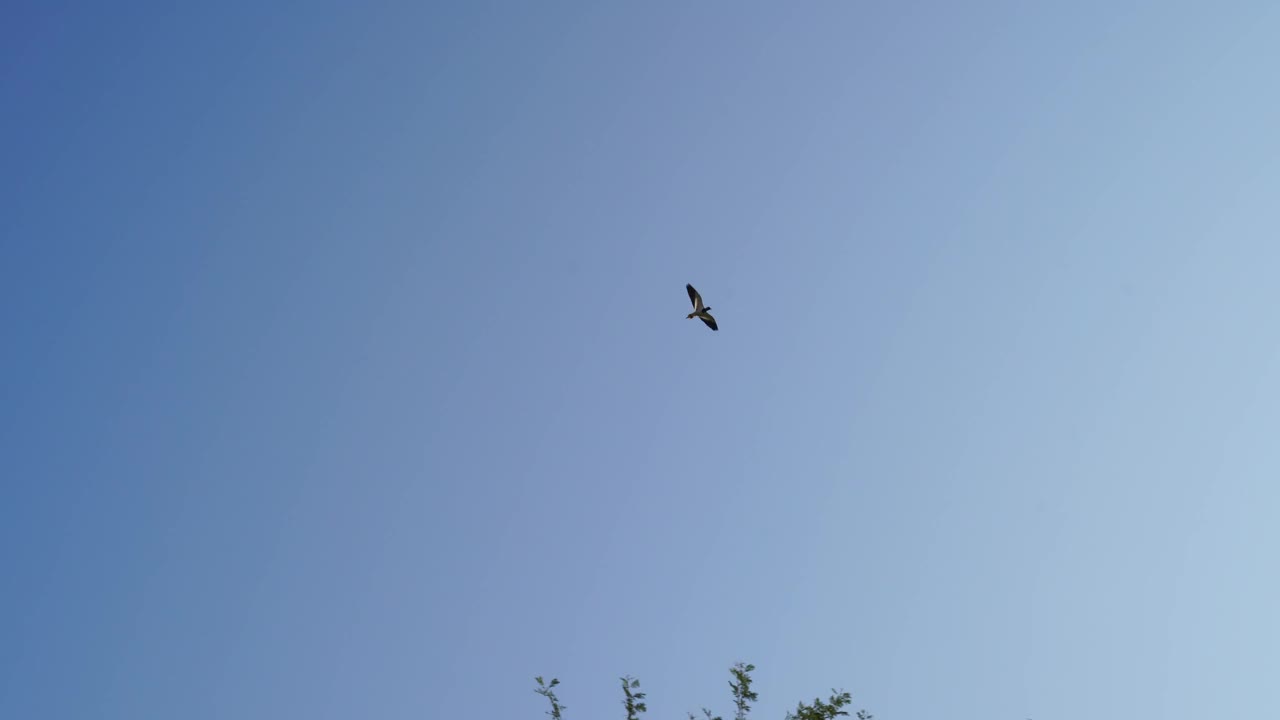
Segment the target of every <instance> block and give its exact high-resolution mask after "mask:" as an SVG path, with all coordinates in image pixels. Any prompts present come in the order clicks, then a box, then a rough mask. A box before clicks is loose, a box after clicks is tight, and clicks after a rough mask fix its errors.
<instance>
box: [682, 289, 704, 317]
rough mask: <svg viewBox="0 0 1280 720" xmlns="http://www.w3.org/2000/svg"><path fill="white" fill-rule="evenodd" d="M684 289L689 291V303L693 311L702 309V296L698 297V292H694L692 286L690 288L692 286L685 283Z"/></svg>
mask: <svg viewBox="0 0 1280 720" xmlns="http://www.w3.org/2000/svg"><path fill="white" fill-rule="evenodd" d="M684 288H685V289H686V290H688V291H689V302H691V303H693V309H694V311H698V310H701V309H702V296H701V295H699V294H698V291H697V290H694V289H693V286H692V285H689V284H688V283H686V284H685V286H684Z"/></svg>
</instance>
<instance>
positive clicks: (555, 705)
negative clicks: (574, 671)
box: [534, 676, 564, 720]
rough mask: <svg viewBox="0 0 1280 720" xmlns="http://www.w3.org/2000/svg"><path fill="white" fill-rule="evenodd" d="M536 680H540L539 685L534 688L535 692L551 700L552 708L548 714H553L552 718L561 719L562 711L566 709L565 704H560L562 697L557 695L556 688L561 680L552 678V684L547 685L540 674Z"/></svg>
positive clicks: (553, 719) (552, 719)
mask: <svg viewBox="0 0 1280 720" xmlns="http://www.w3.org/2000/svg"><path fill="white" fill-rule="evenodd" d="M534 680H537V681H538V687H536V688H534V692H536V693H538V694H539V695H541V696H542V697H544V698H546V699H547V700H550V701H551V709H550V710H548V711H547V714H548V715H550V716H551V720H561V719H560V713H561V712H562V711H563V710H564V706H563V705H561V704H560V699H559V698H557V697H556V691H555V689H554V688H555V686H557V685H559V684H560V681H559V680H557V679H555V678H551V684H550V685H547V684H546V683H544V682H542V676H538V677H536V678H534Z"/></svg>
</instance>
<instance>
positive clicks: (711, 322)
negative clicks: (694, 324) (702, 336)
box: [698, 312, 720, 331]
mask: <svg viewBox="0 0 1280 720" xmlns="http://www.w3.org/2000/svg"><path fill="white" fill-rule="evenodd" d="M698 319H699V320H701V321H702V322H704V323H706V324H707V327H709V328H711V329H712V330H717V331H718V330H719V329H720V328H718V327H716V319H715V318H713V317H711V313H705V312H704V313H702V314H701V315H699V316H698Z"/></svg>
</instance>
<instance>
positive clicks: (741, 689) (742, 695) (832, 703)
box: [534, 662, 873, 720]
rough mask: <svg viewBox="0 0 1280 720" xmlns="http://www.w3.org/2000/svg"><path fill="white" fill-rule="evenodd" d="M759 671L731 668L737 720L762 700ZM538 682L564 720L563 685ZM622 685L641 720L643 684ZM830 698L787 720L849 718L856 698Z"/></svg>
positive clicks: (627, 704) (632, 714)
mask: <svg viewBox="0 0 1280 720" xmlns="http://www.w3.org/2000/svg"><path fill="white" fill-rule="evenodd" d="M755 669H756V666H755V665H752V664H750V663H742V662H739V663H734V665H733V667H731V668H729V675H730V676H732V678H733V679H732V680H730V681H729V688H730V689H731V690H732V691H733V705H734V708H735V709H736V711H735V713H734V716H733V717H734V720H747V715H748V713H750V712H751V703H753V702H756V700H758V699H759V695H758V694H756V692H755V691H754V690H752V689H751V673H752V672H754V671H755ZM534 680H536V681H537V682H538V687H536V688H534V692H536V693H538V694H539V695H541V696H543V697H545V698H546V699H547V700H548V701H550V703H551V710H549V711H548V712H547V714H548V715H550V716H551V718H552V720H563V719H562V718H561V712H562V711H563V710H564V707H565V706H564V705H561V704H560V699H559V698H557V697H556V693H555V690H554V688H555V687H556V686H557V685H559V684H560V681H559V680H557V679H555V678H552V679H551V682H550V683H549V684H548V683H544V682H543V681H542V678H541V677H536V678H534ZM619 680H620V681H621V682H622V705H623V707H624V708H626V710H627V720H640V715H641V714H643V713H645V712H647V711H648V709H649V708H648V707H647V706H646V705H645V701H644V698H645V693H643V692H640V681H639V680H637V679H635V678H633V677H631V676H630V675H624V676H623V677H621V678H619ZM831 693H832V694H831V697H830V698H828V699H827V700H826V701H823V700H822V699H821V698H814V699H813V703H812V704H809V705H806V704H805V703H803V702H802V703H800V704H799V705H797V706H796V710H795V712H789V713H787V718H786V720H835V719H836V718H837V717H841V716H847V715H848V714H849V711H848V710H845V708H846V707H848V706H849V705H850V704H852V702H853V697H852V696H851V695H850V694H849V693H847V692H843V691H840V690H832V691H831ZM702 714H703V715H704V716H705V717H706V720H722V718H721V717H720V716H719V715H712V714H711V711H710V710H708V709H707V708H703V709H702ZM688 715H689V720H698V717H697V716H696V715H694V714H693V713H688ZM856 718H857V720H873V719H872V716H871V714H870V713H868V712H867V711H866V710H859V711H858V712H857V714H856Z"/></svg>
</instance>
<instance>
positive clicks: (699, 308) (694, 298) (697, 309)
mask: <svg viewBox="0 0 1280 720" xmlns="http://www.w3.org/2000/svg"><path fill="white" fill-rule="evenodd" d="M684 287H685V289H686V290H688V291H689V302H691V303H693V312H691V313H689V315H688V316H687V317H686V318H685V319H686V320H692V319H694V318H698V319H699V320H701V321H702V322H704V323H706V324H707V327H709V328H711V329H712V330H717V331H718V330H719V329H720V328H718V327H716V319H715V318H713V317H711V308H709V307H703V305H702V296H701V295H699V294H698V291H697V290H694V289H693V286H692V285H688V284H686V285H685V286H684Z"/></svg>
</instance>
